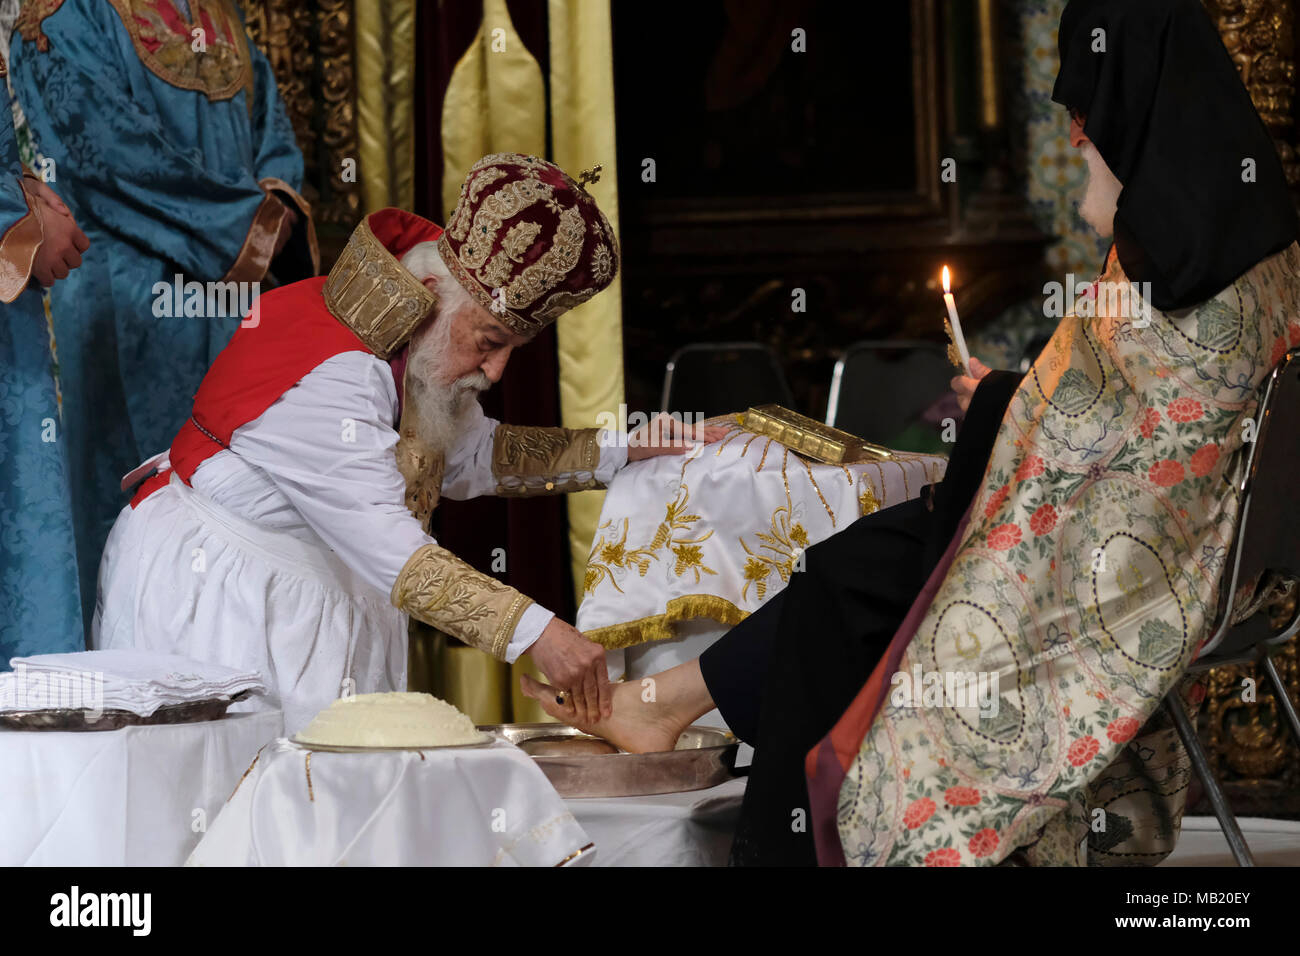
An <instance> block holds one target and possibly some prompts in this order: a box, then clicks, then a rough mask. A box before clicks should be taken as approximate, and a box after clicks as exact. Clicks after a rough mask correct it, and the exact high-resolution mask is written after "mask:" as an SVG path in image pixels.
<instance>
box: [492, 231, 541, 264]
mask: <svg viewBox="0 0 1300 956" xmlns="http://www.w3.org/2000/svg"><path fill="white" fill-rule="evenodd" d="M541 231H542V226H541V224H540V223H536V222H517V223H515V224H514V225H513V226H511V227H510V228H509V229H508V230H506V237H505V238H504V239H502V240H501V251H502V252H504V253H505V254H506V255H508V256H509V257H510V258H511V259H514V260H515V262H522V261H523V259H524V253H526V252H527V251H528V248H529V246H531V245H532V244H533V240H534V239H536V238H537V234H538V233H540V232H541Z"/></svg>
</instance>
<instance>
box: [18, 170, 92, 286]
mask: <svg viewBox="0 0 1300 956" xmlns="http://www.w3.org/2000/svg"><path fill="white" fill-rule="evenodd" d="M33 182H34V184H35V186H36V194H37V196H38V197H39V198H38V201H37V203H36V206H37V215H39V216H40V219H41V230H42V231H43V232H44V233H45V238H44V239H43V240H42V242H41V244H40V246H38V247H37V249H36V256H35V258H33V259H32V278H33V279H35V280H36V281H37V282H39V283H40V284H41V285H43V286H46V287H49V286H52V285H54V283H55V282H57V281H58V280H59V279H66V278H67V277H68V273H69V272H71V271H72V270H73V269H75V268H77V266H79V265H81V254H82V253H83V252H85V251H86V250H87V249H89V248H90V240H89V239H87V238H86V234H85V233H84V232H82V231H81V229H79V228H78V227H77V223H76V220H74V219H73V218H72V212H71V210H69V209H68V207H67V206H65V205H64V204H63V200H61V199H59V197H58V196H57V195H56V194H55V192H54V190H52V189H50V187H49V186H47V185H46V184H45V183H43V182H40V181H39V180H34V181H33Z"/></svg>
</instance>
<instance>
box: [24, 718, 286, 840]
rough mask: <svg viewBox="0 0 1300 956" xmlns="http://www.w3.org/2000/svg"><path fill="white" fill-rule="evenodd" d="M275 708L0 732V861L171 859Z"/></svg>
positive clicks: (219, 801)
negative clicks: (123, 724)
mask: <svg viewBox="0 0 1300 956" xmlns="http://www.w3.org/2000/svg"><path fill="white" fill-rule="evenodd" d="M282 726H283V724H282V719H281V716H280V712H279V711H271V712H265V713H257V714H231V715H229V716H227V717H226V718H225V719H223V720H215V721H206V722H202V723H193V724H163V725H158V726H151V727H129V728H124V729H122V730H113V731H101V732H89V733H52V732H45V731H40V732H36V731H12V730H0V810H2V812H3V815H4V823H3V825H2V826H0V865H3V866H17V865H21V864H31V865H36V866H179V865H180V864H181V863H183V862H184V861H185V858H186V857H187V856H188V855H189V853H190V851H191V850H193V849H194V847H195V846H196V845H197V844H198V842H199V840H200V838H201V837H202V836H203V830H204V829H205V828H207V827H209V826H210V825H211V824H212V822H213V820H214V819H215V818H216V816H217V813H218V811H220V809H221V807H222V805H223V804H224V803H225V801H226V798H227V797H229V796H230V793H231V791H232V790H234V788H235V784H236V783H237V782H238V781H239V777H240V774H242V773H243V772H244V770H245V768H247V767H248V764H249V762H250V761H251V760H252V759H253V756H254V754H256V753H257V750H258V748H259V747H261V746H262V745H263V744H265V743H266V742H267V741H268V740H271V739H273V738H274V737H275V736H276V735H277V734H279V733H280V732H281V730H282Z"/></svg>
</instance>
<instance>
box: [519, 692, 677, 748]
mask: <svg viewBox="0 0 1300 956" xmlns="http://www.w3.org/2000/svg"><path fill="white" fill-rule="evenodd" d="M519 689H520V690H521V691H523V693H524V696H526V697H531V698H533V700H535V701H537V702H538V703H539V704H541V705H542V710H544V711H546V712H547V713H548V714H550V715H551V716H552V717H554V718H555V719H556V720H560V721H563V722H564V723H566V724H568V725H569V726H570V727H577V728H578V729H579V730H581V731H582V732H583V733H584V734H591V735H592V736H594V737H604V738H605V739H606V740H608V741H609V742H610V743H612V744H614V745H615V746H617V747H619V748H620V749H621V750H626V751H628V752H629V753H634V754H643V753H653V752H655V751H662V750H673V749H675V748H676V747H677V738H678V737H680V736H681V735H682V731H683V730H685V729H686V728H687V727H688V726H689V725H690V722H691V720H692V719H693V718H689V717H687V718H685V719H683V718H682V717H681V716H678V715H675V714H674V713H673V712H672V711H671V710H670V708H668V707H666V706H664V705H662V704H656V703H653V702H651V703H646V702H644V701H643V700H642V696H641V685H640V684H636V683H631V682H627V681H624V682H620V683H617V684H611V685H610V689H611V690H612V691H613V694H614V712H613V714H612V715H611V716H609V717H607V718H605V719H604V720H600V721H597V722H596V723H594V724H583V723H579V722H578V716H577V712H576V711H575V709H574V706H573V704H572V703H569V702H566V703H564V704H557V703H556V702H555V695H556V689H555V688H554V687H552V686H550V685H549V684H543V683H540V682H539V681H536V680H534V679H533V678H532V677H530V676H529V675H527V674H521V675H519Z"/></svg>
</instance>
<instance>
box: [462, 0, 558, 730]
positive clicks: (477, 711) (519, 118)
mask: <svg viewBox="0 0 1300 956" xmlns="http://www.w3.org/2000/svg"><path fill="white" fill-rule="evenodd" d="M545 90H546V87H545V84H544V83H543V80H542V68H541V66H540V65H539V64H538V62H537V60H536V59H535V58H534V57H533V55H532V54H531V53H529V52H528V48H527V47H525V46H524V42H523V40H522V39H520V37H519V34H518V33H516V32H515V28H514V24H513V23H511V21H510V12H509V11H508V10H507V9H506V3H505V0H484V2H483V22H482V23H481V24H479V29H478V33H477V34H476V35H475V37H474V41H473V42H472V43H471V44H470V45H469V48H468V49H467V50H466V51H465V53H464V55H463V56H462V57H461V58H460V61H459V62H458V63H457V64H456V66H455V68H454V69H453V70H452V73H451V79H450V80H449V81H448V83H447V92H446V94H445V95H444V96H443V100H442V149H443V178H442V207H443V209H445V210H447V211H448V213H449V214H450V211H451V210H452V209H453V208H455V205H456V199H457V197H458V196H459V195H460V184H461V183H462V182H463V181H464V179H465V174H466V173H468V172H469V168H470V167H471V166H472V165H474V163H476V162H477V161H478V160H479V159H481V158H482V157H483V156H486V155H487V154H489V153H500V152H516V153H531V154H533V155H536V156H542V155H544V154H545V153H546V93H545ZM440 663H441V665H442V669H441V680H442V683H443V687H444V691H445V695H446V700H448V701H449V702H450V703H453V704H455V705H456V706H457V707H459V708H461V709H462V710H464V711H465V712H466V713H467V714H469V715H470V717H472V718H473V719H474V720H475V721H476V722H478V723H499V722H502V721H505V720H515V721H528V720H545V719H546V714H545V713H544V712H543V711H542V710H541V708H540V707H538V706H537V704H536V703H535V702H533V701H531V700H529V699H527V698H526V697H524V696H523V695H522V694H520V693H519V688H518V673H519V672H521V671H522V672H526V673H530V674H536V673H537V671H536V669H535V668H534V667H533V666H532V662H531V660H530V659H529V658H524V659H523V660H522V661H520V662H519V663H518V664H516V665H515V666H514V667H513V668H508V667H506V666H505V665H503V664H500V663H498V662H497V661H494V660H493V659H492V658H490V657H488V656H487V655H486V654H483V653H482V652H481V651H477V650H474V649H473V648H468V647H461V646H457V645H455V644H452V645H450V646H448V647H446V648H445V650H444V652H443V653H442V660H441V662H440Z"/></svg>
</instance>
